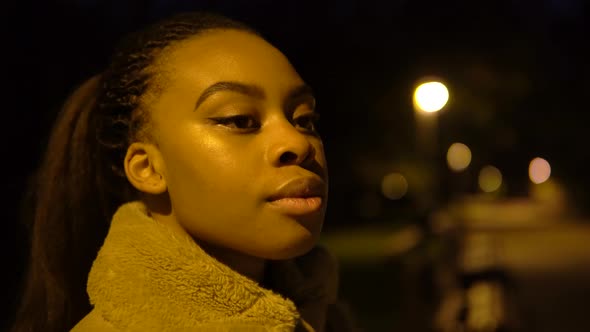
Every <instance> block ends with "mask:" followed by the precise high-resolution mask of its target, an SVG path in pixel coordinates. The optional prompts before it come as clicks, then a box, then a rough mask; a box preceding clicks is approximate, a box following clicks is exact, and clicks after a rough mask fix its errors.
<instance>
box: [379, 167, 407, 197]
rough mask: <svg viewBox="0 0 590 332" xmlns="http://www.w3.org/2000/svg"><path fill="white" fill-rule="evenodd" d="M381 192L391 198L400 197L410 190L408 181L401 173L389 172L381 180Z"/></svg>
mask: <svg viewBox="0 0 590 332" xmlns="http://www.w3.org/2000/svg"><path fill="white" fill-rule="evenodd" d="M381 192H382V193H383V196H385V197H387V198H389V199H392V200H395V199H400V198H402V197H404V196H405V195H406V193H407V192H408V181H407V180H406V178H405V177H404V176H403V175H401V174H399V173H390V174H387V175H386V176H385V177H384V178H383V181H381Z"/></svg>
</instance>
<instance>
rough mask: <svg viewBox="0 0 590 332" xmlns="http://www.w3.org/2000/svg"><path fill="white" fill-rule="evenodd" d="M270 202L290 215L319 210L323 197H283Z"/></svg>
mask: <svg viewBox="0 0 590 332" xmlns="http://www.w3.org/2000/svg"><path fill="white" fill-rule="evenodd" d="M269 204H270V205H271V206H273V207H274V208H277V209H279V210H280V211H281V212H283V213H285V214H289V215H306V214H310V213H313V212H317V211H319V210H320V208H321V207H322V198H321V197H306V198H297V197H287V198H281V199H277V200H274V201H270V202H269Z"/></svg>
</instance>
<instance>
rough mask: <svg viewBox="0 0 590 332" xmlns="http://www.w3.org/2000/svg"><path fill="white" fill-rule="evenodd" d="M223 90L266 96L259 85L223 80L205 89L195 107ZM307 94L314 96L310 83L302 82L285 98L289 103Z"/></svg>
mask: <svg viewBox="0 0 590 332" xmlns="http://www.w3.org/2000/svg"><path fill="white" fill-rule="evenodd" d="M223 91H230V92H237V93H240V94H243V95H246V96H249V97H253V98H256V99H264V98H265V97H266V94H265V93H264V89H262V88H261V87H260V86H258V85H255V84H244V83H239V82H231V81H221V82H217V83H214V84H213V85H211V86H209V87H208V88H206V89H205V91H203V93H201V96H200V97H199V99H198V100H197V102H196V104H195V108H194V109H195V110H196V109H197V108H198V107H199V106H200V105H201V104H202V103H203V102H205V100H206V99H207V98H209V97H210V96H212V95H214V94H216V93H218V92H223ZM306 96H309V97H312V98H313V92H312V89H311V87H310V86H309V85H307V84H302V85H299V86H297V87H295V88H294V89H292V90H291V91H289V93H288V94H287V98H286V99H285V100H286V101H287V103H288V102H289V101H292V100H297V99H299V98H303V97H306Z"/></svg>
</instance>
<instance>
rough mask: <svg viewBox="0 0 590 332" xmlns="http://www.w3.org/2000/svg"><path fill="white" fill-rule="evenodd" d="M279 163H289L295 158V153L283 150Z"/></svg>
mask: <svg viewBox="0 0 590 332" xmlns="http://www.w3.org/2000/svg"><path fill="white" fill-rule="evenodd" d="M279 160H280V162H281V164H290V163H293V162H295V161H296V160H297V155H296V154H295V153H293V152H291V151H287V152H284V153H283V154H282V155H281V157H280V158H279Z"/></svg>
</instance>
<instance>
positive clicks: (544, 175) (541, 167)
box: [529, 158, 551, 184]
mask: <svg viewBox="0 0 590 332" xmlns="http://www.w3.org/2000/svg"><path fill="white" fill-rule="evenodd" d="M550 176H551V165H549V162H547V160H545V159H543V158H535V159H533V160H532V161H531V163H530V164H529V178H530V179H531V181H532V182H533V183H536V184H540V183H543V182H545V181H547V180H548V179H549V177H550Z"/></svg>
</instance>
